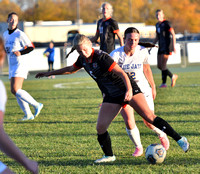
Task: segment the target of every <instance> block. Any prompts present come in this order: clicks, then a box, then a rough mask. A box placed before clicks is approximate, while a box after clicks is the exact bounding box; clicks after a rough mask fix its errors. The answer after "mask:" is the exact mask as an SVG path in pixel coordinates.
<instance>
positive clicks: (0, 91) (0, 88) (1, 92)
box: [0, 81, 7, 112]
mask: <svg viewBox="0 0 200 174" xmlns="http://www.w3.org/2000/svg"><path fill="white" fill-rule="evenodd" d="M0 96H1V97H0V111H2V112H5V108H6V101H7V95H6V89H5V86H4V84H3V82H2V81H0Z"/></svg>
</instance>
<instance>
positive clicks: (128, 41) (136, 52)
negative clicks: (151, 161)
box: [110, 27, 169, 156]
mask: <svg viewBox="0 0 200 174" xmlns="http://www.w3.org/2000/svg"><path fill="white" fill-rule="evenodd" d="M139 38H140V34H139V31H138V30H137V29H136V28H133V27H130V28H127V29H126V30H125V32H124V42H125V45H124V46H122V47H120V48H118V49H116V50H114V51H112V52H111V53H110V55H111V57H112V58H113V59H114V60H115V62H117V63H118V65H119V66H120V67H121V68H122V69H123V70H124V71H125V72H126V73H128V74H129V75H130V76H131V77H132V79H134V81H135V82H136V83H137V85H138V86H139V88H140V89H141V91H142V93H143V94H144V96H145V99H146V101H147V103H148V105H149V108H150V109H151V111H152V112H154V101H153V100H154V99H155V98H156V86H155V83H154V79H153V75H152V71H151V68H150V65H149V63H148V56H149V54H148V50H147V49H146V48H145V47H144V46H141V45H138V43H139ZM144 44H145V43H144ZM149 84H150V86H151V87H150V86H149ZM121 114H122V116H123V118H124V121H125V124H126V131H127V133H128V135H129V137H130V139H131V140H132V141H133V143H134V144H135V147H136V150H135V152H134V153H133V156H141V155H142V154H143V147H142V144H141V142H140V134H139V130H138V128H137V126H136V125H135V120H134V111H133V108H132V107H131V106H129V105H127V106H126V107H124V108H123V109H122V110H121ZM143 120H144V119H143ZM144 123H145V124H146V126H147V127H149V128H150V129H152V130H153V131H154V132H155V133H156V134H157V135H158V136H159V138H160V141H161V144H162V145H163V146H164V147H165V149H166V150H168V149H169V140H168V138H167V136H166V134H165V133H164V132H163V131H161V130H160V129H158V128H156V127H155V126H153V125H152V124H149V123H148V122H147V121H145V120H144Z"/></svg>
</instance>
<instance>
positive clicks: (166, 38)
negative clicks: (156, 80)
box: [154, 9, 178, 88]
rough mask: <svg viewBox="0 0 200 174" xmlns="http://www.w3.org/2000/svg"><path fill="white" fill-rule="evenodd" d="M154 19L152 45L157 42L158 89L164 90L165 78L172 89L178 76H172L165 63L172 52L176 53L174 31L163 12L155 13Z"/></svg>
mask: <svg viewBox="0 0 200 174" xmlns="http://www.w3.org/2000/svg"><path fill="white" fill-rule="evenodd" d="M156 18H157V20H158V22H157V23H156V38H155V40H154V43H156V42H157V41H158V43H159V49H158V62H157V66H158V68H159V69H160V70H161V72H162V84H161V85H160V88H166V87H167V85H166V82H167V76H169V77H170V78H171V87H174V86H175V84H176V80H177V78H178V75H176V74H172V73H171V72H170V71H169V69H168V68H167V61H168V59H169V55H171V54H172V51H174V52H175V53H176V48H175V45H176V37H175V32H174V29H173V28H172V26H171V23H170V22H169V21H167V20H165V18H164V13H163V10H160V9H159V10H157V11H156Z"/></svg>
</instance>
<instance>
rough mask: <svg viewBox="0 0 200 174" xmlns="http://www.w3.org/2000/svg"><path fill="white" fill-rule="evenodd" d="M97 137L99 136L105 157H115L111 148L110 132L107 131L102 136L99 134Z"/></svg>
mask: <svg viewBox="0 0 200 174" xmlns="http://www.w3.org/2000/svg"><path fill="white" fill-rule="evenodd" d="M97 135H98V138H97V140H98V142H99V144H100V146H101V148H102V150H103V152H104V153H105V156H113V151H112V147H111V139H110V135H109V134H108V132H107V131H106V132H105V133H104V134H101V135H99V134H97Z"/></svg>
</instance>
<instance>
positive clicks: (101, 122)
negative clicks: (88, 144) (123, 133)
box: [95, 103, 121, 163]
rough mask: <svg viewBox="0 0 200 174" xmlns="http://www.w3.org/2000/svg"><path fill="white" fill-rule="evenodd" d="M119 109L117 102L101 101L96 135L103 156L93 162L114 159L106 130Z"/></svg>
mask: <svg viewBox="0 0 200 174" xmlns="http://www.w3.org/2000/svg"><path fill="white" fill-rule="evenodd" d="M120 109H121V106H120V105H119V104H113V103H102V106H101V108H100V111H99V116H98V119H97V126H96V129H97V136H98V138H97V139H98V142H99V144H100V146H101V148H102V150H103V152H104V154H105V155H104V156H103V158H101V159H97V160H96V161H95V163H104V162H112V161H115V159H116V158H115V156H114V155H113V151H112V146H111V139H110V136H109V133H108V131H107V129H108V127H109V125H110V123H111V122H112V120H113V119H114V118H115V117H116V116H117V114H118V113H119V111H120Z"/></svg>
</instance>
